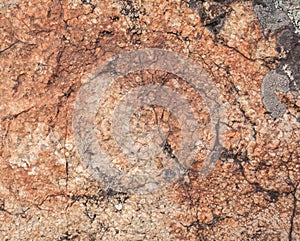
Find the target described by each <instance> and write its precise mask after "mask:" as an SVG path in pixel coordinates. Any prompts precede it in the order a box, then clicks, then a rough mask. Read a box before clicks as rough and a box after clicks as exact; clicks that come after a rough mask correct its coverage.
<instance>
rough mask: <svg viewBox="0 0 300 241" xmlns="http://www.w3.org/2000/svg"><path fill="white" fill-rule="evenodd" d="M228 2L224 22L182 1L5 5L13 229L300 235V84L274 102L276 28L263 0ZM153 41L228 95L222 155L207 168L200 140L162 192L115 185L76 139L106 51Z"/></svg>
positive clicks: (116, 234) (8, 234)
mask: <svg viewBox="0 0 300 241" xmlns="http://www.w3.org/2000/svg"><path fill="white" fill-rule="evenodd" d="M207 2H211V1H207ZM214 2H219V1H214ZM226 2H228V3H226V8H227V7H228V8H229V9H230V11H228V13H227V14H226V19H225V21H224V22H223V23H222V28H218V31H217V32H211V31H210V30H209V29H207V26H205V24H207V23H205V22H203V21H201V17H200V16H199V14H198V12H197V11H196V10H193V9H192V8H190V5H189V4H188V3H185V2H183V1H170V2H168V1H150V2H149V1H147V2H143V1H118V0H115V1H108V0H104V1H77V0H68V1H57V0H53V1H46V0H45V1H40V0H39V1H38V0H31V1H26V0H25V1H19V2H17V1H14V2H12V1H10V2H8V3H7V4H6V5H3V4H2V5H0V8H1V10H0V11H1V15H0V18H1V21H0V25H1V34H0V37H1V43H0V64H1V69H0V71H1V81H0V92H1V95H0V103H1V104H0V120H1V125H0V133H1V142H0V154H1V155H0V157H1V159H0V165H1V168H0V172H1V177H2V178H1V180H0V220H1V224H0V229H1V232H0V239H1V240H70V239H73V240H298V239H300V231H299V230H300V229H299V227H300V223H299V220H300V216H299V213H300V206H299V200H300V196H299V182H300V175H299V172H300V163H299V159H300V149H299V145H300V132H299V127H300V122H299V106H300V99H299V98H300V97H299V96H296V95H291V94H290V93H288V94H284V93H276V94H277V96H278V98H279V99H280V101H281V102H283V103H284V104H285V105H286V112H285V114H284V115H283V116H282V117H281V118H277V119H276V120H275V119H273V118H271V116H270V115H269V114H268V113H266V110H265V108H264V106H263V103H262V101H261V84H262V79H263V77H264V76H265V75H266V74H267V73H268V71H269V70H270V69H272V68H275V67H276V66H277V64H278V60H280V59H281V58H282V57H284V56H282V55H284V54H283V53H281V52H278V51H277V50H276V47H277V44H278V36H275V35H274V36H269V38H265V36H264V30H263V29H262V27H261V25H260V23H259V21H258V19H257V16H256V14H255V12H254V10H253V5H252V3H251V2H248V1H226ZM207 4H211V3H207ZM154 47H155V48H161V49H167V50H171V51H174V52H177V53H180V54H182V55H184V56H186V57H189V58H190V59H191V60H193V61H194V62H195V63H196V64H198V65H200V66H201V67H202V68H203V69H204V70H205V71H206V72H207V73H208V74H209V76H210V77H211V79H212V80H213V81H214V83H215V85H216V86H217V88H218V90H219V92H220V95H221V96H220V99H221V101H222V103H223V105H224V106H225V108H226V112H225V115H226V119H227V120H226V122H225V125H226V126H227V130H226V133H225V135H224V136H223V138H224V143H223V150H222V155H221V157H220V159H219V161H218V162H217V165H216V167H215V169H214V170H213V171H212V172H211V173H210V175H209V176H207V177H206V178H205V179H201V178H199V176H198V171H199V169H200V168H201V165H202V163H203V162H201V155H200V154H199V155H200V158H199V160H198V161H196V162H195V163H194V164H193V166H192V167H191V169H190V171H189V173H188V174H187V175H185V176H184V177H183V178H182V179H181V180H179V181H178V182H176V183H175V184H173V185H169V186H167V187H166V188H164V189H161V190H158V191H157V192H154V193H151V194H148V195H135V194H127V193H121V192H116V191H115V190H105V186H104V185H103V183H101V182H97V181H96V180H95V179H94V178H93V177H92V176H91V173H90V172H89V170H88V169H87V168H86V167H85V166H84V165H83V163H82V162H81V160H80V157H79V155H78V153H77V151H76V146H75V142H74V139H73V135H72V128H71V125H72V109H73V104H74V101H75V98H76V96H77V94H78V90H79V88H80V86H81V85H82V84H83V82H84V81H86V80H87V77H88V75H89V74H90V73H92V72H93V71H94V70H95V68H97V66H99V65H100V64H101V63H103V62H104V61H106V60H107V59H108V58H110V57H112V56H115V55H117V54H119V53H121V52H123V51H126V50H134V49H142V48H154ZM296 60H297V59H296ZM142 76H144V77H147V76H148V77H149V76H151V75H146V74H145V75H142ZM110 98H111V100H114V96H111V97H110ZM108 99H109V98H108ZM197 100H199V99H197ZM199 102H200V101H199ZM199 115H201V112H199ZM203 120H205V117H203ZM204 122H205V121H204ZM99 128H100V130H105V128H106V127H105V125H104V126H103V127H99Z"/></svg>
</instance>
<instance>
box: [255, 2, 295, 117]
mask: <svg viewBox="0 0 300 241" xmlns="http://www.w3.org/2000/svg"><path fill="white" fill-rule="evenodd" d="M253 5H254V11H255V13H256V14H257V17H258V19H259V21H260V23H261V25H262V27H263V29H264V34H265V36H266V37H269V36H270V35H271V36H272V35H274V34H276V35H278V40H277V51H278V52H279V53H281V54H284V55H285V57H284V58H283V59H282V60H281V61H280V63H279V64H278V65H277V67H276V71H273V70H272V71H270V72H269V73H268V74H267V75H266V76H265V77H264V79H263V83H265V84H264V85H268V83H270V81H271V82H274V83H276V84H275V85H281V83H280V81H281V80H282V78H284V79H287V80H288V81H289V91H291V92H292V93H293V94H294V95H297V91H298V90H299V89H300V61H299V53H300V36H299V17H300V3H299V2H298V1H293V0H291V1H286V3H285V4H283V2H282V1H276V0H256V1H254V2H253ZM271 76H272V77H271ZM282 76H285V77H282ZM270 78H272V80H270ZM267 82H268V83H267ZM269 94H270V93H268V91H262V95H263V99H264V100H265V101H264V104H265V107H266V109H267V110H269V111H270V110H271V109H272V111H271V115H272V116H273V117H274V118H278V117H281V116H282V115H283V113H284V111H285V107H284V106H283V104H282V103H281V104H279V103H277V104H276V105H273V106H274V107H270V106H269V104H268V103H272V102H274V98H277V97H275V96H274V94H270V95H269ZM276 106H277V107H276Z"/></svg>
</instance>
